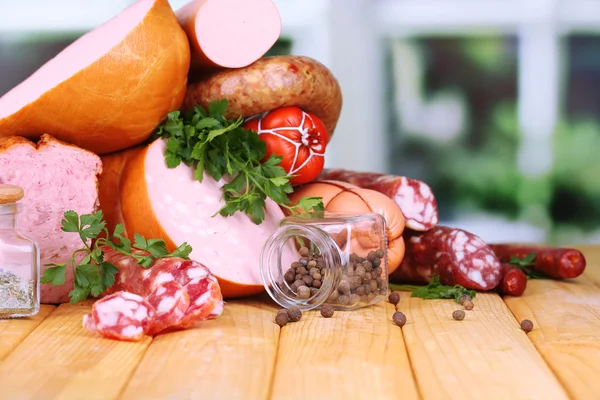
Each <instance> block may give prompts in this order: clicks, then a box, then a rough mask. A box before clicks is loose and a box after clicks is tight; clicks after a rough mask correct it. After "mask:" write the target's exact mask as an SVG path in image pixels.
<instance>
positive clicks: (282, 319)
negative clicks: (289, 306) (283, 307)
mask: <svg viewBox="0 0 600 400" xmlns="http://www.w3.org/2000/svg"><path fill="white" fill-rule="evenodd" d="M275 322H276V323H277V325H279V326H280V327H284V326H285V325H286V324H287V323H288V322H289V317H288V314H287V313H282V312H278V313H277V316H276V317H275Z"/></svg>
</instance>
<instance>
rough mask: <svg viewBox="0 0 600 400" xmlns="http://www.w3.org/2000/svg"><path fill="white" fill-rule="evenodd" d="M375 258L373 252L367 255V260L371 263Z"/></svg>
mask: <svg viewBox="0 0 600 400" xmlns="http://www.w3.org/2000/svg"><path fill="white" fill-rule="evenodd" d="M376 258H377V255H376V254H375V252H374V251H370V252H369V254H367V260H369V261H371V262H373V260H375V259H376Z"/></svg>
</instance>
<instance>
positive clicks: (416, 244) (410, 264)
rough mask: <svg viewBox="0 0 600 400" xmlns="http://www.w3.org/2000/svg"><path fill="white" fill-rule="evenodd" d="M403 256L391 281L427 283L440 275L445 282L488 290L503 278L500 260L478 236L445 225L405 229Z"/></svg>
mask: <svg viewBox="0 0 600 400" xmlns="http://www.w3.org/2000/svg"><path fill="white" fill-rule="evenodd" d="M404 239H405V243H406V250H405V256H404V259H403V261H402V264H401V265H400V267H399V268H398V269H397V270H396V271H395V272H394V273H392V274H391V275H390V281H396V282H403V281H410V282H415V283H419V282H421V283H428V282H429V281H430V280H431V277H432V276H433V275H434V274H435V275H439V277H440V282H441V283H443V284H445V285H456V284H459V285H462V286H464V287H465V288H467V289H474V290H490V289H493V288H495V287H496V286H497V285H498V284H499V282H500V279H501V278H502V275H501V273H502V268H501V266H500V261H498V258H497V257H496V255H495V254H494V252H493V251H492V249H491V248H490V246H488V245H487V244H485V243H484V242H483V241H482V240H481V239H480V238H479V237H478V236H476V235H474V234H472V233H470V232H467V231H464V230H462V229H455V228H450V227H446V226H436V227H434V228H432V229H430V230H428V231H426V232H415V231H408V230H407V231H405V233H404Z"/></svg>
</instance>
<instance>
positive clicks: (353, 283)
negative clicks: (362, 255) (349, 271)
mask: <svg viewBox="0 0 600 400" xmlns="http://www.w3.org/2000/svg"><path fill="white" fill-rule="evenodd" d="M348 281H349V282H350V289H352V290H354V289H356V288H357V287H359V286H360V285H361V284H362V278H361V277H360V276H353V277H351V278H349V279H348Z"/></svg>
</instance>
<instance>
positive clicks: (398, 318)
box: [392, 311, 406, 328]
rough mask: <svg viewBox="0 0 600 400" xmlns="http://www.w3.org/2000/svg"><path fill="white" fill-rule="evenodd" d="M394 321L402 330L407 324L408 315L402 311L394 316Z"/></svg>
mask: <svg viewBox="0 0 600 400" xmlns="http://www.w3.org/2000/svg"><path fill="white" fill-rule="evenodd" d="M392 320H393V321H394V323H395V324H396V325H398V326H399V327H400V328H402V327H403V326H404V324H406V315H404V313H402V312H400V311H396V312H395V313H394V315H392Z"/></svg>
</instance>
